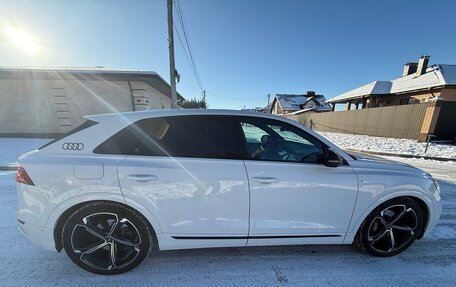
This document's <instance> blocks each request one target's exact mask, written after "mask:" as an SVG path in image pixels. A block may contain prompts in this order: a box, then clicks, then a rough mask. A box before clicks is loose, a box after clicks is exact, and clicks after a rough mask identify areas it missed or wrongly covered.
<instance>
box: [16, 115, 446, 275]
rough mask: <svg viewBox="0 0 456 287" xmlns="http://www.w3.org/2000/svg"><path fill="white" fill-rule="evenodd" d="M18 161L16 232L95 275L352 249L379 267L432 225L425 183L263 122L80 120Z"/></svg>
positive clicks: (435, 189) (433, 206) (437, 209)
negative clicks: (302, 249)
mask: <svg viewBox="0 0 456 287" xmlns="http://www.w3.org/2000/svg"><path fill="white" fill-rule="evenodd" d="M19 162H20V166H19V169H18V172H17V176H16V181H17V189H18V202H17V220H18V224H19V227H20V229H21V230H22V231H23V233H24V234H25V236H26V237H27V238H28V239H29V240H30V241H32V242H33V243H35V244H37V245H39V246H41V247H43V248H45V249H48V250H54V251H61V250H62V249H64V250H65V252H66V253H67V255H68V256H69V257H70V259H71V260H72V261H73V262H74V263H76V264H77V265H79V266H80V267H82V268H84V269H85V270H88V271H90V272H93V273H99V274H118V273H122V272H126V271H129V270H131V269H133V268H135V267H136V266H138V265H139V264H140V263H141V262H142V261H143V260H144V259H145V258H146V257H147V256H148V254H150V253H151V252H156V251H158V250H171V249H187V248H207V247H240V246H260V245H288V244H352V243H355V244H357V245H358V246H359V247H360V248H361V249H362V250H363V251H365V252H367V253H370V254H372V255H375V256H391V255H395V254H398V253H400V252H402V251H404V250H405V249H407V248H408V247H409V246H410V245H411V244H412V243H413V242H414V241H415V240H416V239H420V238H422V237H423V236H424V235H425V234H426V233H428V232H429V231H430V230H431V229H432V228H433V227H434V226H435V224H436V222H437V220H438V218H439V216H440V213H441V204H440V191H439V186H438V183H437V182H436V181H435V180H434V179H433V178H432V177H431V175H429V174H428V173H426V172H424V171H422V170H419V169H417V168H414V167H412V166H408V165H405V164H400V163H395V162H391V161H386V160H381V159H369V158H364V157H361V156H357V155H351V154H348V153H346V152H344V151H343V150H341V149H339V148H338V147H337V146H335V145H334V144H332V143H331V142H329V141H328V140H326V139H325V138H323V137H322V136H320V135H319V134H318V133H315V132H314V131H312V130H309V129H307V128H305V127H304V126H302V125H300V124H299V123H297V122H294V121H291V120H288V119H285V118H283V117H277V116H272V115H268V114H263V113H254V112H243V111H228V110H163V111H143V112H128V113H117V114H105V115H95V116H88V117H86V122H85V123H84V124H83V125H81V126H80V127H79V128H77V129H75V130H73V131H71V132H70V133H68V134H66V135H65V136H64V137H63V138H59V139H56V140H53V141H52V142H50V143H48V144H46V145H44V146H42V147H41V148H39V149H38V150H34V151H31V152H29V153H26V154H24V155H22V156H21V157H20V158H19Z"/></svg>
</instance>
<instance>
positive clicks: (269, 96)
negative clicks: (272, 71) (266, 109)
mask: <svg viewBox="0 0 456 287" xmlns="http://www.w3.org/2000/svg"><path fill="white" fill-rule="evenodd" d="M270 99H271V94H268V106H269V101H270Z"/></svg>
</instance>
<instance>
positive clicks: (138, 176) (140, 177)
mask: <svg viewBox="0 0 456 287" xmlns="http://www.w3.org/2000/svg"><path fill="white" fill-rule="evenodd" d="M127 179H128V180H136V181H152V180H158V177H157V176H156V175H153V174H129V175H127Z"/></svg>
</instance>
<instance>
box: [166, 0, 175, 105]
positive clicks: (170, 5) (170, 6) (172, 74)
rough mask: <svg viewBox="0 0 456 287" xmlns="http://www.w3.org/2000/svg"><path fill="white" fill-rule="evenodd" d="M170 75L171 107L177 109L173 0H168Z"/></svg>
mask: <svg viewBox="0 0 456 287" xmlns="http://www.w3.org/2000/svg"><path fill="white" fill-rule="evenodd" d="M168 44H169V77H170V85H171V109H177V93H176V67H175V63H174V31H173V0H168Z"/></svg>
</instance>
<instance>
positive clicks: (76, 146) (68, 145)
mask: <svg viewBox="0 0 456 287" xmlns="http://www.w3.org/2000/svg"><path fill="white" fill-rule="evenodd" d="M83 148H84V144H83V143H64V144H63V145H62V149H63V150H82V149H83Z"/></svg>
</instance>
